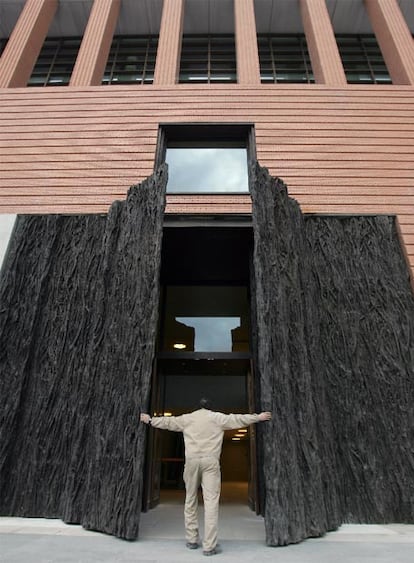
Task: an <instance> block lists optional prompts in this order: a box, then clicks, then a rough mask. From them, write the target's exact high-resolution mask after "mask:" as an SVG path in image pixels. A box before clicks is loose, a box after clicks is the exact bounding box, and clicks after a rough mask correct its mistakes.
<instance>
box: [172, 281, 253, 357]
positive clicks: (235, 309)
mask: <svg viewBox="0 0 414 563" xmlns="http://www.w3.org/2000/svg"><path fill="white" fill-rule="evenodd" d="M248 319H249V313H248V300H247V291H246V288H245V287H210V286H177V287H171V286H170V287H167V289H166V308H165V317H164V330H163V344H162V349H163V351H164V352H174V351H175V352H248V351H249V320H248Z"/></svg>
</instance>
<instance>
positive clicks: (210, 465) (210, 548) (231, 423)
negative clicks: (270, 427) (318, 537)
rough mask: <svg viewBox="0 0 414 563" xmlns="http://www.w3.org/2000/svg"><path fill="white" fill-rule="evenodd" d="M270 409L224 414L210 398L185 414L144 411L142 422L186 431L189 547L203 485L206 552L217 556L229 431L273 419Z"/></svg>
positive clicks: (196, 537) (192, 545) (195, 533)
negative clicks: (222, 458) (225, 437)
mask: <svg viewBox="0 0 414 563" xmlns="http://www.w3.org/2000/svg"><path fill="white" fill-rule="evenodd" d="M271 417H272V415H271V413H270V412H262V413H260V414H223V413H221V412H214V411H212V410H211V405H210V401H209V400H208V399H201V401H200V408H199V409H198V410H196V411H194V412H191V413H188V414H183V415H181V416H168V417H166V416H158V417H154V418H151V417H150V415H149V414H145V413H142V414H141V422H144V423H145V424H151V426H153V427H154V428H161V429H163V430H171V431H173V432H182V433H183V434H184V446H185V466H184V483H185V488H186V497H185V507H184V521H185V531H186V541H187V543H186V546H187V547H188V548H189V549H197V547H198V545H199V535H198V516H197V508H198V488H199V486H200V484H201V487H202V491H203V499H204V538H203V555H215V554H216V553H218V551H217V549H216V546H217V522H218V506H219V499H220V488H221V475H220V454H221V448H222V445H223V435H224V431H225V430H234V429H237V428H241V427H242V426H248V425H250V424H255V423H256V422H263V421H265V420H270V419H271Z"/></svg>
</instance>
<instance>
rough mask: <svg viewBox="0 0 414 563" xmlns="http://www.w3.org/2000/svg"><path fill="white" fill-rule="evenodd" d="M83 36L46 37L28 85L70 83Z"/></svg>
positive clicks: (63, 84) (61, 84)
mask: <svg viewBox="0 0 414 563" xmlns="http://www.w3.org/2000/svg"><path fill="white" fill-rule="evenodd" d="M81 41H82V37H65V38H58V37H55V38H52V37H51V38H49V37H48V38H46V39H45V42H44V43H43V47H42V50H41V51H40V55H39V57H38V59H37V62H36V64H35V67H34V69H33V72H32V75H31V77H30V79H29V82H28V86H66V85H68V84H69V81H70V77H71V74H72V70H73V67H74V66H75V62H76V57H77V55H78V51H79V47H80V44H81Z"/></svg>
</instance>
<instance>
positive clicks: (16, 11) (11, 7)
mask: <svg viewBox="0 0 414 563" xmlns="http://www.w3.org/2000/svg"><path fill="white" fill-rule="evenodd" d="M24 4H25V0H19V1H16V0H8V1H4V0H2V1H0V37H1V38H3V37H10V35H11V32H12V31H13V29H14V26H15V25H16V22H17V20H18V19H19V16H20V12H21V11H22V10H23V6H24Z"/></svg>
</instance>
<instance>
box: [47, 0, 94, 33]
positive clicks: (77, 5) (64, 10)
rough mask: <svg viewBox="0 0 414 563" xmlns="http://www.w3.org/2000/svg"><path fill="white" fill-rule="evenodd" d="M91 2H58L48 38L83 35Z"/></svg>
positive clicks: (72, 0)
mask: <svg viewBox="0 0 414 563" xmlns="http://www.w3.org/2000/svg"><path fill="white" fill-rule="evenodd" d="M92 4H93V0H60V2H59V5H58V9H57V10H56V14H55V17H54V19H53V21H52V23H51V25H50V27H49V31H48V34H47V35H48V37H70V36H76V35H78V36H79V35H83V32H84V31H85V28H86V24H87V23H88V19H89V14H90V12H91V8H92Z"/></svg>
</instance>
